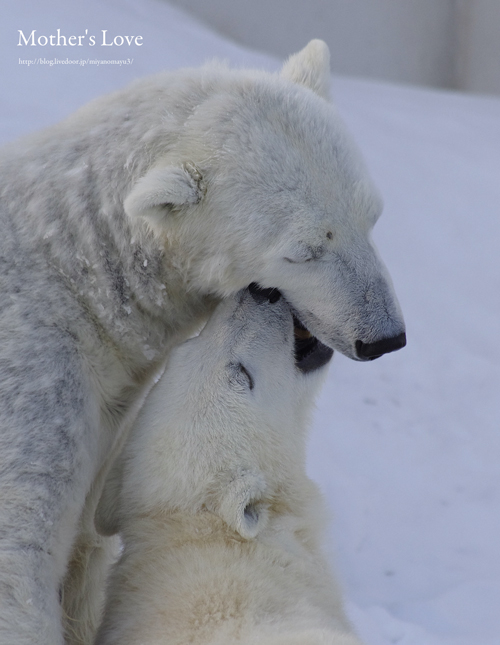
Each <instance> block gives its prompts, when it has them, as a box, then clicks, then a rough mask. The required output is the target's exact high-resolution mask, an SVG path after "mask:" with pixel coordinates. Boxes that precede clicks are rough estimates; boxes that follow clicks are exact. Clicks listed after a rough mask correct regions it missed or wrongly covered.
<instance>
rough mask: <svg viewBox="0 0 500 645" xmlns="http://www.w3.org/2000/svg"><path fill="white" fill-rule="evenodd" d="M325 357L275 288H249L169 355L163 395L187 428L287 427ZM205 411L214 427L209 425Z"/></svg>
mask: <svg viewBox="0 0 500 645" xmlns="http://www.w3.org/2000/svg"><path fill="white" fill-rule="evenodd" d="M332 355H333V351H332V350H331V349H330V348H328V347H327V346H325V345H323V344H322V343H320V342H319V341H318V340H317V339H316V338H314V337H312V336H311V335H310V334H309V332H308V331H307V330H306V329H305V328H304V327H303V326H302V325H301V324H300V322H299V321H298V320H297V319H296V318H294V317H293V315H292V313H291V309H290V307H289V305H288V303H287V302H286V301H285V299H284V298H283V297H282V296H281V294H280V293H279V291H277V290H273V289H267V290H262V289H260V288H259V287H258V286H257V285H255V284H252V285H250V287H249V288H248V289H244V290H242V291H240V292H239V293H237V294H236V295H235V296H233V297H229V298H227V299H226V300H225V301H224V302H222V303H221V304H220V305H219V306H218V308H217V309H216V311H215V313H214V314H213V315H212V317H211V319H210V320H209V322H208V324H207V325H206V327H205V328H204V329H203V331H202V332H201V333H200V335H199V336H198V337H196V338H194V339H192V340H190V341H187V342H186V343H184V345H182V346H181V347H179V348H177V349H176V350H174V352H173V356H172V358H171V359H170V361H169V363H168V367H167V374H166V375H165V376H166V377H167V378H169V380H170V381H171V383H170V385H169V387H167V388H166V392H169V390H170V392H169V396H171V397H172V399H173V401H172V402H171V405H173V406H175V409H176V410H177V413H178V414H179V415H180V416H181V417H184V418H185V416H186V415H188V416H189V425H192V424H193V423H202V424H206V425H209V426H210V427H212V426H214V427H215V426H219V425H220V424H221V422H222V423H223V424H224V425H227V426H230V430H229V432H227V433H226V434H227V435H229V436H235V435H238V434H239V432H240V429H241V428H243V427H244V426H245V425H248V426H249V427H252V428H256V427H262V428H270V427H272V426H273V425H276V426H282V425H287V424H288V425H289V424H290V423H293V421H292V420H293V419H296V418H302V417H303V415H304V410H306V409H308V408H309V407H310V405H308V404H310V403H312V399H313V397H314V394H315V392H316V390H317V388H318V386H319V383H320V382H321V380H322V377H323V375H324V372H325V369H324V368H325V366H326V365H327V364H328V363H329V361H330V359H331V357H332ZM179 376H181V378H179ZM164 378H165V377H164ZM174 381H175V382H174ZM170 388H171V389H170ZM210 414H213V415H214V418H215V419H216V420H217V423H216V422H215V420H214V423H212V424H211V423H209V421H208V416H207V415H210ZM186 421H187V419H186ZM226 430H227V429H225V430H224V431H223V432H226ZM254 432H255V430H252V431H251V432H250V434H252V433H254ZM250 448H251V449H252V450H253V448H252V447H251V446H250Z"/></svg>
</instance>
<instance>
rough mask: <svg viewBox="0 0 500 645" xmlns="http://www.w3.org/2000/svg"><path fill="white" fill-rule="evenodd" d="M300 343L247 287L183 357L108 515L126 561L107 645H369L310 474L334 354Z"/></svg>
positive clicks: (278, 306)
mask: <svg viewBox="0 0 500 645" xmlns="http://www.w3.org/2000/svg"><path fill="white" fill-rule="evenodd" d="M300 342H301V341H298V342H297V341H296V340H295V339H294V325H293V319H292V315H291V312H290V309H289V307H288V305H287V304H286V302H284V300H283V299H276V298H271V299H270V300H267V299H266V298H265V297H263V296H262V293H259V292H253V291H249V290H248V289H245V290H243V291H242V292H240V293H238V294H237V295H236V296H234V297H232V298H228V299H226V300H225V301H224V302H222V303H221V304H220V305H219V306H218V307H217V309H216V311H215V313H214V314H213V316H212V318H211V319H210V321H209V322H208V324H207V326H206V327H205V328H204V329H203V331H202V332H201V334H200V335H199V336H198V337H197V338H194V339H191V340H188V341H186V342H185V343H184V344H182V345H181V346H180V347H177V348H175V349H174V350H173V351H172V353H171V355H170V357H169V359H168V361H167V367H166V371H165V373H164V374H163V376H162V378H161V379H160V381H159V382H158V383H157V384H156V385H155V386H154V388H153V389H152V391H151V392H150V394H149V396H148V398H147V399H146V402H145V404H144V407H143V408H142V410H141V412H140V414H139V416H138V418H137V421H136V423H135V425H134V427H133V429H132V432H131V435H130V437H129V439H128V441H127V443H126V445H125V448H124V450H123V452H122V454H121V455H120V457H119V458H118V460H117V461H116V462H115V465H114V467H113V468H112V470H111V473H110V476H109V479H108V481H107V483H106V485H105V487H104V493H103V498H102V500H101V503H100V504H99V506H98V509H97V515H96V524H97V526H98V528H99V529H100V530H103V531H104V532H105V533H112V532H115V531H117V530H119V531H120V532H121V535H122V537H123V553H122V555H121V557H120V560H119V561H118V563H117V564H116V565H115V566H114V570H113V573H112V575H111V577H110V584H109V588H108V600H107V606H106V609H105V612H104V620H103V623H102V625H101V627H100V629H99V633H98V635H97V639H96V645H137V644H138V643H141V645H185V644H186V643H191V645H236V643H240V644H241V645H280V644H281V645H292V644H293V643H295V644H296V645H361V644H360V641H359V640H358V639H357V638H356V637H355V636H354V634H353V632H352V629H351V628H350V626H349V624H348V621H347V619H346V617H345V615H344V612H343V610H342V602H341V595H340V593H339V590H338V589H337V587H336V584H335V582H334V579H333V577H332V575H331V574H330V572H329V570H328V569H329V567H328V565H327V563H326V561H325V558H324V557H323V555H322V553H321V548H320V543H321V533H322V527H323V525H324V518H325V511H324V509H323V507H322V504H321V498H320V495H319V493H318V490H317V488H316V486H315V485H314V484H313V483H312V482H311V481H310V479H309V478H308V477H307V475H306V472H305V447H306V442H305V438H306V437H305V435H306V428H307V425H308V423H307V421H308V417H309V413H310V410H311V408H312V403H313V400H314V395H315V394H316V393H317V390H318V387H319V386H320V384H321V382H322V381H323V377H324V375H325V372H326V368H325V366H326V365H327V364H328V362H329V359H330V358H331V355H332V352H331V350H330V351H329V352H328V353H326V352H322V351H321V348H316V349H314V348H311V349H312V354H311V356H314V367H312V366H311V364H310V363H309V364H308V366H307V367H305V366H304V363H303V360H304V359H303V358H302V352H301V351H300V349H299V350H298V348H297V345H298V344H299V343H300ZM297 350H298V351H297ZM297 357H298V358H299V360H298V361H297V360H296V359H297Z"/></svg>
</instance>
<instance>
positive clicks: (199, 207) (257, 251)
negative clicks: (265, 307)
mask: <svg viewBox="0 0 500 645" xmlns="http://www.w3.org/2000/svg"><path fill="white" fill-rule="evenodd" d="M192 74H193V76H192V78H191V77H190V79H189V83H188V82H187V81H186V87H185V88H184V90H183V92H184V93H183V100H184V101H186V102H189V101H188V99H187V98H186V96H189V98H190V101H191V104H190V108H189V110H188V111H189V115H188V117H187V118H186V120H185V122H184V123H183V126H182V128H181V129H180V130H181V132H180V133H178V135H177V138H176V140H175V143H174V144H172V143H170V144H169V146H168V150H165V154H163V155H160V157H159V158H157V159H154V160H153V161H152V165H151V167H150V169H149V171H148V172H146V174H145V175H144V176H143V177H142V178H141V179H139V180H138V181H137V183H135V185H134V186H133V187H132V189H131V191H130V193H129V194H128V196H127V198H126V200H125V203H124V207H125V211H126V213H127V214H128V215H129V216H130V217H131V218H132V219H133V220H135V221H137V219H139V220H142V221H144V220H146V221H147V222H148V223H149V226H150V227H151V228H152V229H153V231H154V232H155V234H156V235H157V236H158V237H159V238H161V240H162V243H163V244H164V246H165V247H166V248H167V247H168V252H169V253H173V252H174V251H175V249H176V248H178V249H180V251H179V253H180V255H179V257H178V258H177V262H178V264H179V265H183V267H184V270H185V274H186V276H188V278H187V280H188V282H189V288H191V289H194V290H196V291H198V292H200V293H205V294H215V295H216V296H219V297H227V296H228V295H232V294H234V293H236V292H237V291H238V290H239V289H241V288H243V287H245V286H246V285H248V284H250V283H257V284H258V285H259V286H260V287H263V288H273V287H274V288H277V289H279V291H280V292H281V293H282V294H283V296H284V298H285V299H286V300H287V302H288V303H289V305H290V306H291V308H292V309H293V311H294V313H295V315H296V317H297V318H298V319H299V320H300V321H301V323H302V324H303V325H304V327H306V328H307V329H308V330H310V332H311V333H312V334H313V335H314V336H316V337H318V338H319V339H320V340H321V341H322V342H323V343H325V344H326V345H328V346H329V347H331V348H333V349H337V350H339V351H340V352H342V353H343V354H345V355H346V356H349V357H350V358H353V359H356V360H371V359H374V358H377V357H378V356H380V355H382V354H384V353H387V352H391V351H394V350H396V349H399V348H401V347H403V346H404V345H405V343H406V338H405V327H404V322H403V317H402V314H401V311H400V308H399V304H398V302H397V299H396V296H395V294H394V291H393V288H392V285H391V280H390V278H389V276H388V274H387V271H386V269H385V267H384V265H383V263H382V261H381V260H380V258H379V256H378V253H377V251H376V249H375V247H374V245H373V242H372V240H371V230H372V227H373V225H374V224H375V222H376V221H377V219H378V217H379V216H380V213H381V211H382V203H381V199H380V197H379V195H378V193H377V190H376V189H375V187H374V186H373V184H372V182H371V180H370V178H369V176H368V173H367V171H366V169H365V167H364V163H363V161H362V159H361V155H360V154H359V152H358V150H357V148H356V146H355V145H354V143H353V142H352V141H351V139H350V137H349V135H348V133H347V131H346V129H345V127H344V125H343V123H342V121H341V119H340V117H339V115H338V113H337V111H336V109H335V107H334V106H333V105H332V104H331V102H330V101H329V98H328V88H329V80H330V72H329V52H328V48H327V46H326V45H325V44H324V43H323V42H321V41H317V40H315V41H312V42H311V43H309V45H308V46H307V47H306V48H305V49H304V50H302V51H301V52H299V53H298V54H296V55H294V56H292V57H291V58H290V59H289V60H288V61H287V62H286V63H285V65H284V67H283V69H282V71H281V73H280V74H269V73H264V72H253V71H242V70H229V69H226V68H223V67H221V66H218V67H217V66H214V67H207V68H204V69H202V70H201V71H199V72H198V74H199V75H198V76H196V74H195V73H194V72H192ZM186 88H188V89H186ZM193 97H194V98H193Z"/></svg>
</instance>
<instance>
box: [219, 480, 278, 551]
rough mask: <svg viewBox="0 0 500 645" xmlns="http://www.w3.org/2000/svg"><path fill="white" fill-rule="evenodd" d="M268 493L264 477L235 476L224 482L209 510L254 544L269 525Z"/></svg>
mask: <svg viewBox="0 0 500 645" xmlns="http://www.w3.org/2000/svg"><path fill="white" fill-rule="evenodd" d="M265 489H266V483H265V480H264V477H263V476H262V475H261V474H260V473H256V472H249V471H247V472H241V473H233V476H232V477H231V478H230V479H229V481H227V480H226V481H220V488H218V493H216V494H215V496H214V499H213V503H212V504H210V503H209V504H208V506H209V508H210V510H212V511H213V512H214V513H216V514H217V515H219V517H221V518H222V519H223V520H224V522H226V524H228V525H229V526H230V527H231V528H232V529H233V530H234V531H236V532H237V533H239V534H240V535H241V537H242V538H244V539H245V540H251V539H252V538H254V537H256V536H257V535H258V533H260V531H261V530H262V529H263V528H264V526H265V525H266V523H267V517H268V509H267V505H266V503H265V501H264V500H263V496H264V491H265Z"/></svg>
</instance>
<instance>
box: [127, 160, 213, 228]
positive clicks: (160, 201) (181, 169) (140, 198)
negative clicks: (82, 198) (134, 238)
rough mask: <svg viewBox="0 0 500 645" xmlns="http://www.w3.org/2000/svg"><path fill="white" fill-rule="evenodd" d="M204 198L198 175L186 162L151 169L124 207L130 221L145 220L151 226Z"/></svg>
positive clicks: (201, 181)
mask: <svg viewBox="0 0 500 645" xmlns="http://www.w3.org/2000/svg"><path fill="white" fill-rule="evenodd" d="M204 194H205V185H204V183H203V179H202V176H201V174H200V172H199V171H198V169H197V168H196V166H195V165H194V164H193V163H191V162H186V163H184V164H183V165H182V166H161V167H156V168H152V169H151V170H150V171H149V172H148V173H147V174H146V175H144V177H142V178H141V179H139V181H138V182H137V183H136V184H135V186H134V187H133V188H132V190H131V192H130V193H129V195H128V196H127V198H126V199H125V201H124V203H123V206H124V209H125V212H126V213H127V215H128V216H129V217H131V218H133V219H134V218H136V217H144V218H146V219H147V220H149V223H150V224H152V225H154V224H159V223H160V222H161V221H162V220H164V218H165V215H166V214H167V213H168V212H169V211H172V210H176V209H178V208H180V207H182V206H187V205H189V204H197V203H198V202H199V201H201V199H202V197H203V195H204Z"/></svg>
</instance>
